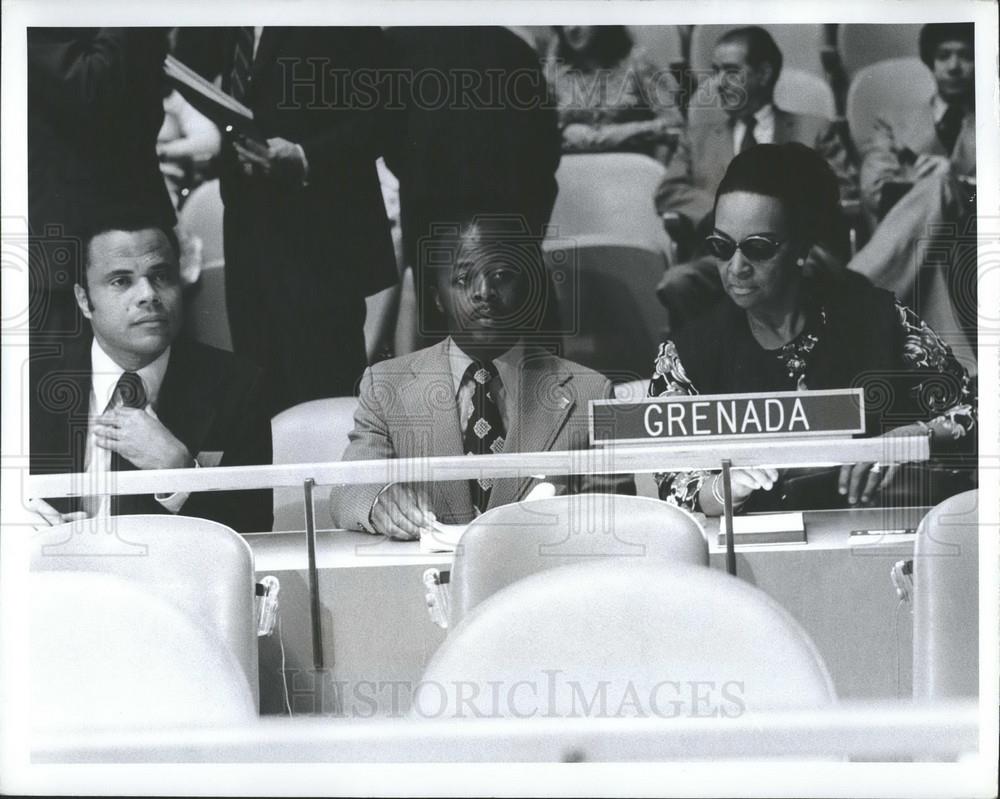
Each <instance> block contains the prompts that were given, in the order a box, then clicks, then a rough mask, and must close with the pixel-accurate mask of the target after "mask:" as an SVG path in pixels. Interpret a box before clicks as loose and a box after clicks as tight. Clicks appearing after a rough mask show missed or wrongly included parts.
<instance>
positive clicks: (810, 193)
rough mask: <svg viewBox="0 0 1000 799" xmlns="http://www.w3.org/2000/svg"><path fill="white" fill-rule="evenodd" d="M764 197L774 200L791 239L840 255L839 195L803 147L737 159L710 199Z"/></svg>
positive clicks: (762, 149)
mask: <svg viewBox="0 0 1000 799" xmlns="http://www.w3.org/2000/svg"><path fill="white" fill-rule="evenodd" d="M737 191H740V192H746V193H748V194H763V195H765V196H767V197H774V198H775V199H777V200H779V201H780V202H781V204H782V206H783V207H784V209H785V213H786V214H787V215H788V218H789V224H790V226H791V229H792V234H793V235H794V236H795V238H796V239H798V240H799V241H802V242H803V243H806V244H810V245H811V244H821V245H823V246H825V247H828V248H829V249H831V250H834V251H837V250H839V249H840V237H841V235H842V232H843V220H842V218H841V214H840V189H839V186H838V185H837V178H836V176H835V175H834V174H833V170H832V169H831V168H830V166H829V164H827V163H826V161H825V160H824V158H823V157H822V156H821V155H819V153H817V152H816V151H815V150H813V149H811V148H809V147H807V146H806V145H804V144H799V143H798V142H793V143H789V144H758V145H755V146H753V147H751V148H750V149H748V150H744V151H743V152H742V153H740V154H739V155H737V156H736V157H735V158H734V159H733V160H732V161H731V162H730V164H729V168H728V169H727V170H726V175H725V177H724V178H723V179H722V183H720V184H719V189H718V191H717V192H716V193H715V201H716V204H718V201H719V197H721V196H722V195H723V194H730V193H732V192H737Z"/></svg>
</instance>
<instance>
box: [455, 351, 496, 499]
mask: <svg viewBox="0 0 1000 799" xmlns="http://www.w3.org/2000/svg"><path fill="white" fill-rule="evenodd" d="M468 380H472V381H473V383H474V390H473V394H472V413H471V414H470V415H469V423H468V424H467V425H466V427H465V436H464V438H463V442H462V443H463V449H464V450H465V454H466V455H491V454H492V455H497V454H499V453H501V452H503V444H504V436H505V435H506V433H505V431H504V428H503V419H502V418H501V416H500V406H499V405H498V404H497V399H496V396H495V395H494V391H496V389H497V388H498V386H499V382H500V374H499V372H497V367H496V364H494V363H493V361H473V362H472V363H470V364H469V366H468V368H467V369H466V370H465V375H464V376H463V377H462V383H463V385H464V384H465V383H466V382H467V381H468ZM469 485H470V488H471V489H472V504H473V505H474V506H475V509H476V512H477V513H482V512H483V511H484V510H486V508H487V506H488V505H489V502H490V493H491V492H492V490H493V479H492V478H490V477H480V478H478V479H475V480H470V481H469Z"/></svg>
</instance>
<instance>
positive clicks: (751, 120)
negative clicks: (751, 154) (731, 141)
mask: <svg viewBox="0 0 1000 799" xmlns="http://www.w3.org/2000/svg"><path fill="white" fill-rule="evenodd" d="M743 126H744V128H743V141H741V142H740V152H741V153H742V152H745V151H746V150H749V149H750V148H751V147H753V146H754V145H755V144H756V143H757V137H756V136H754V133H753V132H754V128H756V127H757V117H755V116H754V115H753V114H751V115H750V116H748V117H747V118H746V119H744V120H743Z"/></svg>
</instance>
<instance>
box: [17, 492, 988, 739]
mask: <svg viewBox="0 0 1000 799" xmlns="http://www.w3.org/2000/svg"><path fill="white" fill-rule="evenodd" d="M978 536H979V527H978V492H974V491H973V492H968V493H966V494H962V495H958V496H956V497H952V498H951V499H949V500H947V501H946V502H944V503H942V504H941V505H939V506H938V507H937V508H935V509H934V510H932V511H931V512H930V513H929V514H928V515H927V516H926V517H925V519H924V520H923V522H922V523H921V525H920V528H919V530H918V533H917V543H916V549H915V556H914V562H915V570H914V573H915V594H916V600H915V603H914V641H913V646H914V698H916V699H919V700H943V699H951V698H955V697H972V696H975V695H977V694H978V685H979V681H978V669H977V668H976V664H977V661H978V651H979V650H978V624H977V619H978V579H977V575H978ZM32 543H33V555H32V561H31V571H32V574H31V580H30V590H31V602H30V603H29V606H30V609H31V625H30V630H31V648H30V652H31V664H30V665H31V670H30V674H31V696H32V708H33V714H34V723H35V725H36V729H45V730H49V731H52V730H60V729H62V730H68V729H78V730H84V731H90V732H94V731H96V730H98V729H105V730H108V729H123V728H133V729H134V728H140V727H141V728H154V729H156V728H166V727H169V726H185V725H220V724H234V723H239V722H241V721H242V722H249V721H251V720H252V719H253V717H254V716H255V706H256V696H257V684H256V681H257V663H256V652H257V645H256V644H257V639H256V629H255V623H254V618H253V604H252V603H253V595H254V573H253V561H252V555H251V552H250V549H249V547H248V546H247V545H246V543H245V542H244V541H243V540H242V539H241V538H240V537H239V536H238V535H236V534H235V533H234V532H233V531H231V530H229V529H228V528H226V527H223V526H221V525H218V524H215V523H213V522H206V521H203V520H199V519H190V518H186V517H181V516H135V517H119V518H117V519H116V520H115V523H114V525H113V526H108V524H107V521H106V520H87V521H83V522H75V523H71V524H67V525H61V526H59V527H54V528H51V529H47V530H46V531H44V532H43V533H40V534H38V535H37V536H36V537H35V539H34V540H33V542H32ZM112 549H113V550H114V551H112ZM707 565H708V552H707V544H706V541H705V537H704V531H703V530H702V529H701V527H700V525H699V524H698V523H697V522H696V521H695V520H694V519H693V518H691V517H689V516H687V515H686V514H685V513H683V512H682V511H679V510H677V509H676V508H672V507H670V506H667V505H665V504H664V503H658V502H654V501H652V500H644V499H641V498H636V497H613V496H600V495H595V496H592V497H560V498H554V499H549V500H539V501H537V502H526V503H521V504H518V505H511V506H505V507H502V508H497V509H494V510H492V511H489V512H487V513H486V514H483V515H482V516H481V517H479V519H477V520H476V521H475V522H474V523H473V524H472V525H470V527H469V528H468V530H467V531H466V534H465V536H464V537H463V540H462V545H461V548H460V550H459V552H458V553H457V554H456V558H455V564H454V568H453V575H454V576H453V581H452V583H453V586H454V594H453V596H454V603H453V608H454V609H453V616H452V620H453V622H454V623H453V624H452V629H451V631H450V634H449V636H448V638H447V639H446V640H445V643H444V644H443V645H442V646H441V647H440V649H439V650H438V651H437V652H436V653H435V655H434V657H433V658H432V660H431V662H430V664H429V665H428V667H427V669H426V671H425V674H424V677H423V680H422V682H424V683H429V684H432V685H436V686H439V688H440V689H441V690H442V691H443V692H444V694H445V697H446V702H445V704H446V708H445V707H442V705H441V700H440V697H439V698H438V700H437V701H438V706H437V708H436V712H437V714H438V717H440V715H441V714H442V712H444V711H445V710H446V709H447V710H451V711H455V710H456V709H457V710H458V712H459V713H461V706H460V704H456V703H461V701H462V700H461V695H460V687H461V686H463V685H464V686H468V685H470V684H475V685H483V686H487V685H501V686H508V687H509V686H513V685H515V684H518V682H519V681H534V683H535V686H536V691H535V692H534V693H531V692H529V693H528V695H527V696H522V697H521V698H520V699H519V700H518V702H517V705H516V707H515V706H514V705H513V704H512V705H511V706H509V707H499V708H497V709H496V710H497V712H499V714H501V715H511V714H513V713H519V714H522V717H528V716H530V715H532V711H534V712H535V714H536V715H537V714H538V713H539V712H541V713H544V712H546V709H548V712H551V708H552V707H556V708H557V709H558V710H559V711H560V712H562V713H564V714H566V713H568V714H569V715H573V711H574V709H575V708H576V709H577V711H578V712H579V708H577V701H578V700H579V701H583V702H584V703H585V705H587V704H590V703H591V702H593V700H594V698H595V697H598V696H606V695H608V693H610V695H611V696H612V697H618V699H619V700H621V699H622V698H623V697H624V696H625V695H627V693H628V691H631V692H633V693H634V694H636V695H637V696H643V697H652V696H653V695H654V693H655V691H654V689H655V688H656V686H657V685H660V686H662V684H663V681H664V680H669V681H671V683H672V684H674V685H677V684H680V685H686V684H689V683H693V682H697V683H701V684H705V683H706V682H707V683H712V684H714V685H715V686H716V689H720V688H721V689H722V690H723V691H724V690H725V689H724V688H722V687H723V686H725V685H727V684H730V687H732V683H733V681H735V682H738V683H739V684H740V687H739V692H738V695H732V696H730V697H729V699H730V700H732V701H736V702H737V703H738V706H737V707H734V708H732V710H733V711H734V712H735V711H739V713H742V712H744V711H751V712H752V711H757V710H765V709H775V708H785V707H807V706H817V705H827V704H830V703H832V702H834V701H835V699H836V697H835V692H834V688H833V685H832V682H831V680H830V676H829V673H828V672H827V670H826V667H825V665H824V664H823V661H822V659H821V658H820V656H819V655H818V653H817V651H816V649H815V647H814V645H813V644H812V642H811V641H810V639H809V638H808V636H807V635H806V634H805V633H804V632H803V630H802V629H801V628H800V627H799V626H798V624H797V623H796V622H795V621H794V620H793V619H792V617H791V616H790V615H789V614H788V612H787V611H786V610H784V609H782V608H780V607H778V606H777V605H776V604H775V603H774V601H773V600H771V599H770V598H769V597H767V596H766V594H764V593H763V592H762V591H760V590H758V589H756V588H754V587H752V586H751V585H749V584H747V583H745V582H742V581H740V580H738V579H735V578H732V577H730V576H728V575H726V574H724V573H722V572H721V571H717V570H711V569H709V568H707ZM841 610H843V609H841ZM859 654H860V653H859ZM553 671H554V672H557V673H558V674H559V675H562V677H561V679H562V681H563V683H564V689H566V690H565V691H564V692H563V693H561V694H559V695H558V696H555V695H551V694H547V693H546V692H545V691H538V690H537V688H538V687H539V686H538V683H539V681H546V677H545V675H546V674H548V673H549V672H553ZM546 684H549V683H547V682H546ZM734 690H735V689H734ZM678 699H681V700H682V702H683V701H684V700H685V698H684V697H673V696H664V697H663V701H665V702H671V703H672V702H674V701H676V700H678ZM715 699H716V700H717V701H718V699H719V695H718V694H716V695H715ZM691 701H694V702H697V701H698V700H697V699H696V698H694V697H693V696H692V695H688V696H687V697H686V702H687V704H685V707H686V710H687V711H688V713H690V712H691V711H692V708H691V707H690V702H691ZM567 702H570V703H572V706H568V705H567V704H566V703H567ZM533 703H534V704H533ZM542 703H544V704H542ZM535 705H538V707H536V706H535ZM616 707H617V705H616ZM649 710H650V708H647V707H638V708H633V711H639V712H640V715H641V714H642V712H645V713H647V714H648V713H649ZM653 710H654V712H656V709H653ZM660 710H662V708H661V709H660ZM421 711H422V708H421V707H419V706H417V707H415V708H414V709H413V712H414V713H415V714H417V715H419V714H420V713H421ZM583 712H584V714H586V712H587V711H583ZM597 712H598V713H600V712H601V711H600V710H598V711H597ZM612 712H614V708H612ZM677 712H678V713H681V709H680V708H677ZM694 712H695V713H697V712H698V711H697V708H694Z"/></svg>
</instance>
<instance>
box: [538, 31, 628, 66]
mask: <svg viewBox="0 0 1000 799" xmlns="http://www.w3.org/2000/svg"><path fill="white" fill-rule="evenodd" d="M554 30H555V33H556V50H555V55H556V58H558V59H559V60H561V61H563V62H565V63H567V64H573V63H575V62H576V61H577V60H578V59H579V55H578V54H577V53H575V52H573V50H572V49H571V48H570V47H569V46H568V45H567V44H566V37H565V35H564V34H563V29H562V28H561V27H559V26H556V27H555V28H554ZM632 44H633V43H632V36H631V34H629V32H628V28H627V27H625V26H624V25H595V26H594V38H593V40H592V41H591V43H590V55H591V57H593V58H594V60H596V61H597V62H598V63H599V64H602V65H604V66H612V65H614V64H617V63H618V62H620V61H621V60H623V59H624V58H625V56H627V55H628V54H629V53H630V52H631V51H632Z"/></svg>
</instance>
